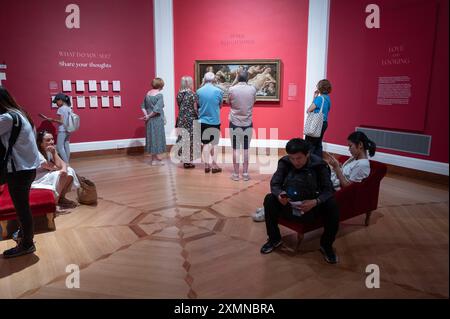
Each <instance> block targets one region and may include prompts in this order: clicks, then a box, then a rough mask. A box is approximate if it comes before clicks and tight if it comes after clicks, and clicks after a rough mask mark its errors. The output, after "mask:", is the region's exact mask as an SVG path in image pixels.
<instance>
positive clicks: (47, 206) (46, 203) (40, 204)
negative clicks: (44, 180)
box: [0, 185, 56, 239]
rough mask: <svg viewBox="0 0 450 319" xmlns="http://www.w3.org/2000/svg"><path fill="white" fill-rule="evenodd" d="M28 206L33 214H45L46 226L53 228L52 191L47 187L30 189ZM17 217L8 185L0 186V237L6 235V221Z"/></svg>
mask: <svg viewBox="0 0 450 319" xmlns="http://www.w3.org/2000/svg"><path fill="white" fill-rule="evenodd" d="M30 206H31V213H32V214H33V216H41V215H46V216H47V222H48V227H49V228H50V229H55V222H54V219H55V211H56V205H55V198H54V196H53V192H52V191H51V190H48V189H32V190H31V192H30ZM14 219H17V216H16V211H15V210H14V205H13V203H12V200H11V197H10V196H9V191H8V186H7V185H4V186H0V224H1V226H2V238H3V239H5V238H6V237H7V235H8V234H7V230H6V226H7V221H8V220H14Z"/></svg>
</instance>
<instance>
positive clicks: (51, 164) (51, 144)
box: [31, 131, 80, 209]
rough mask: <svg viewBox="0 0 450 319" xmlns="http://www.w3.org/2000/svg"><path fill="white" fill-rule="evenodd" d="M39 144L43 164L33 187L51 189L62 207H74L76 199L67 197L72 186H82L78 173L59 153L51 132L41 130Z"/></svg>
mask: <svg viewBox="0 0 450 319" xmlns="http://www.w3.org/2000/svg"><path fill="white" fill-rule="evenodd" d="M36 142H37V146H38V149H39V158H40V162H41V165H40V166H39V168H38V169H37V170H36V178H35V180H34V182H33V183H32V184H31V188H38V189H50V190H52V191H53V194H54V195H55V201H56V204H57V205H58V206H60V208H63V209H64V208H73V207H76V206H78V204H77V203H76V202H74V201H71V200H69V199H67V198H66V194H67V193H68V192H70V191H71V189H72V186H73V187H75V188H79V187H80V182H79V181H78V178H77V175H76V173H75V171H74V170H73V168H71V167H69V166H68V165H67V164H66V163H65V162H64V161H63V160H62V159H61V157H60V156H59V155H58V153H57V152H56V147H55V140H54V138H53V135H52V134H51V133H49V132H46V131H43V132H39V133H38V135H37V140H36Z"/></svg>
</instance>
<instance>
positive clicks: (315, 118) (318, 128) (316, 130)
mask: <svg viewBox="0 0 450 319" xmlns="http://www.w3.org/2000/svg"><path fill="white" fill-rule="evenodd" d="M321 98H322V106H321V107H320V111H319V113H314V112H310V113H308V116H307V117H306V122H305V129H304V132H303V133H304V134H305V135H307V136H311V137H320V134H321V133H322V126H323V113H322V109H323V103H324V102H325V98H324V97H323V96H321Z"/></svg>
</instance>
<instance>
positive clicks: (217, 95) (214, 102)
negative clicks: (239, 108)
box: [197, 72, 223, 174]
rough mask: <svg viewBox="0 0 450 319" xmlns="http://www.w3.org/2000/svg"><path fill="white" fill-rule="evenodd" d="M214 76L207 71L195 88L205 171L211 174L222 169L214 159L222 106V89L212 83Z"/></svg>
mask: <svg viewBox="0 0 450 319" xmlns="http://www.w3.org/2000/svg"><path fill="white" fill-rule="evenodd" d="M215 77H216V76H215V74H214V73H212V72H207V73H206V74H205V76H204V82H205V85H203V86H202V87H201V88H199V89H198V90H197V98H198V105H199V109H198V112H199V122H200V125H201V134H202V135H201V140H202V143H203V145H204V147H203V155H204V162H205V173H209V172H212V173H213V174H214V173H220V172H221V171H222V169H221V168H220V167H219V166H218V165H217V162H216V159H217V144H219V140H220V108H221V107H222V100H223V91H222V90H221V89H219V88H217V87H216V86H214V85H213V81H214V79H215ZM211 156H212V164H211V161H210V157H211Z"/></svg>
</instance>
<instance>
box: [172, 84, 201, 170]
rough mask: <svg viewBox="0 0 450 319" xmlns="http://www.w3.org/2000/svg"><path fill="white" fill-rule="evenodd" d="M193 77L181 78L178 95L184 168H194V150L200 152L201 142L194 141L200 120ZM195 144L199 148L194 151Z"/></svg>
mask: <svg viewBox="0 0 450 319" xmlns="http://www.w3.org/2000/svg"><path fill="white" fill-rule="evenodd" d="M193 87H194V82H193V80H192V77H190V76H183V77H182V78H181V85H180V90H179V91H178V94H177V104H178V118H177V124H176V127H177V128H179V129H181V130H180V133H179V134H178V138H177V144H178V147H179V151H178V156H180V157H181V161H182V162H183V167H184V168H194V167H195V165H194V164H192V162H193V160H194V150H195V149H196V150H200V148H201V146H200V140H198V141H194V122H195V121H196V120H197V119H198V110H197V96H196V94H195V93H194V91H193ZM194 143H195V145H196V146H197V147H196V148H195V149H194Z"/></svg>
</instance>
